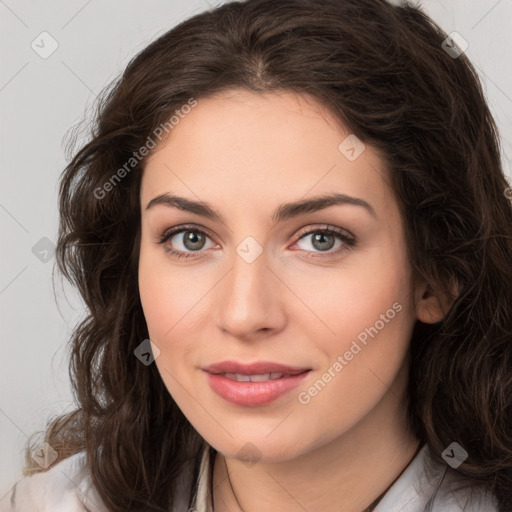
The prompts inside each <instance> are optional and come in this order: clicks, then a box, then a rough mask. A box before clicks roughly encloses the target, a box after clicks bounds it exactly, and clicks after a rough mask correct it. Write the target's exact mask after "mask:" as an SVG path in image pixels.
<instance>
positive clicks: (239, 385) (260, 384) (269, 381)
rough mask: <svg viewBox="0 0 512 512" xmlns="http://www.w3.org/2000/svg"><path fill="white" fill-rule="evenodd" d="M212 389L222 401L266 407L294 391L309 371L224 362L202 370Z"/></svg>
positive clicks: (261, 364)
mask: <svg viewBox="0 0 512 512" xmlns="http://www.w3.org/2000/svg"><path fill="white" fill-rule="evenodd" d="M201 370H203V372H205V374H206V378H207V381H208V384H209V385H210V387H211V389H212V390H213V391H214V392H215V393H217V394H218V395H219V396H220V397H221V398H223V399H224V400H226V401H228V402H230V403H232V404H235V405H241V406H245V407H255V406H261V405H267V404H269V403H271V402H273V401H274V400H277V399H278V398H280V397H281V396H283V395H285V394H286V393H288V392H289V391H291V390H292V389H293V388H295V387H297V386H298V385H299V384H300V383H301V382H302V381H303V380H304V379H305V377H306V375H307V374H308V373H309V372H310V371H311V368H307V367H298V366H288V365H283V364H280V363H273V362H268V361H263V362H257V363H251V364H244V363H238V362H236V361H224V362H222V363H216V364H213V365H210V366H207V367H205V368H201Z"/></svg>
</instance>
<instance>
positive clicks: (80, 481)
mask: <svg viewBox="0 0 512 512" xmlns="http://www.w3.org/2000/svg"><path fill="white" fill-rule="evenodd" d="M428 453H429V448H428V446H427V445H424V446H423V447H422V448H421V450H420V451H419V452H418V454H417V455H416V457H415V458H414V459H413V460H412V461H411V463H410V464H409V465H408V466H407V468H406V469H405V471H404V472H403V473H402V474H401V475H400V477H399V478H398V479H397V481H396V482H395V483H394V484H393V485H392V486H391V487H390V488H389V490H388V492H387V493H386V494H385V496H384V497H383V498H382V500H381V501H380V502H379V504H378V505H377V507H376V508H375V512H498V508H497V502H496V501H495V499H494V498H493V497H492V496H490V495H489V494H484V493H483V492H479V491H478V489H477V488H475V487H473V492H472V493H471V491H470V490H468V489H464V490H462V491H455V490H454V489H455V488H456V487H457V485H458V484H460V482H464V477H461V476H460V475H458V474H457V473H456V472H455V471H454V470H453V469H452V468H450V467H449V466H448V465H443V466H439V465H437V464H434V465H430V464H429V463H428V461H427V455H428ZM208 461H209V459H208V446H206V447H205V450H204V452H203V454H202V459H201V464H200V468H199V476H198V491H197V496H196V499H195V501H194V503H193V504H192V509H193V510H194V512H195V511H197V512H210V510H211V509H210V508H209V503H208V499H207V496H208V475H209V471H210V467H209V462H208ZM189 467H191V466H189ZM191 475H192V471H189V472H188V474H184V475H183V482H184V483H187V484H188V485H183V486H180V488H183V489H184V490H185V489H187V488H188V486H189V485H190V484H191V481H190V480H191ZM186 494H187V493H186V492H185V491H184V492H183V493H182V495H181V496H180V497H179V500H178V504H177V505H176V507H175V508H174V511H175V512H188V511H189V510H190V509H189V506H188V501H187V495H186ZM11 498H12V499H14V498H15V504H14V505H12V504H11ZM429 500H430V502H429ZM87 510H89V511H90V512H109V511H108V509H107V508H106V506H105V504H104V503H103V501H102V500H101V498H100V497H99V495H98V493H97V491H96V489H95V488H94V486H93V484H92V481H91V477H90V474H89V472H88V469H87V463H86V457H85V452H79V453H76V454H75V455H73V456H71V457H68V458H67V459H64V460H63V461H61V462H59V463H58V464H56V465H55V466H54V467H53V468H51V469H50V470H48V471H45V472H42V473H36V474H34V475H31V476H25V477H22V479H21V480H20V481H18V483H17V485H16V486H15V488H13V489H12V490H11V491H10V492H9V493H8V494H7V495H6V496H5V497H4V498H3V499H2V500H1V501H0V512H85V511H87ZM219 512H224V511H219Z"/></svg>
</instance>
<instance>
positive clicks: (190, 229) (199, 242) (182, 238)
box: [158, 226, 215, 258]
mask: <svg viewBox="0 0 512 512" xmlns="http://www.w3.org/2000/svg"><path fill="white" fill-rule="evenodd" d="M207 240H210V237H209V236H208V235H207V233H206V232H205V231H203V230H202V229H198V228H196V227H194V226H181V227H177V228H173V229H171V230H167V231H166V232H165V233H164V234H163V235H161V236H160V240H159V242H158V243H159V244H162V245H164V244H166V242H167V241H169V242H170V243H169V244H166V245H164V249H165V250H166V251H167V252H168V253H170V254H172V255H173V256H175V257H177V258H190V257H195V256H196V255H195V254H193V253H200V252H203V251H201V249H204V248H205V244H206V241H207ZM212 243H213V242H212ZM213 246H215V244H213ZM176 247H177V248H176ZM206 248H207V249H208V247H206Z"/></svg>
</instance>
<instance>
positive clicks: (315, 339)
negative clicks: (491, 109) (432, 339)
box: [139, 90, 441, 512]
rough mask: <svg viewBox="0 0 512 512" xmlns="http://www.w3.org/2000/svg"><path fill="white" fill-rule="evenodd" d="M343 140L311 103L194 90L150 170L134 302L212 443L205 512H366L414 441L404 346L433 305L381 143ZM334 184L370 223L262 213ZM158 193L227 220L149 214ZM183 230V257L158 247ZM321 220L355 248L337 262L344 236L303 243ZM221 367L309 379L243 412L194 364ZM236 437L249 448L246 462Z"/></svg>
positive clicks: (187, 409)
mask: <svg viewBox="0 0 512 512" xmlns="http://www.w3.org/2000/svg"><path fill="white" fill-rule="evenodd" d="M349 133H350V132H349V131H348V130H347V129H346V128H345V127H344V126H342V125H341V124H340V123H339V122H338V121H337V120H336V119H335V118H334V117H333V116H332V115H331V114H330V112H329V111H327V110H326V109H325V108H324V107H323V106H321V105H320V104H318V103H317V102H315V101H314V100H313V99H312V98H310V97H308V96H306V95H297V94H295V93H292V92H284V91H283V92H279V93H276V92H273V93H268V94H256V93H253V92H249V91H245V90H232V91H228V92H224V93H222V94H217V95H215V96H213V97H210V98H208V99H202V98H200V99H198V105H197V106H196V107H195V108H193V109H192V110H191V112H190V113H189V114H187V115H186V116H184V118H183V119H181V120H180V121H179V124H177V125H176V126H175V127H174V128H173V129H172V131H171V133H170V137H169V138H168V139H167V140H165V141H162V142H161V143H160V144H159V145H158V147H157V148H156V151H155V152H154V154H153V155H152V156H151V158H150V159H149V160H148V161H147V164H146V166H145V169H144V174H143V179H142V185H141V195H140V199H141V226H142V236H141V246H140V264H139V287H140V297H141V301H142V305H143V309H144V314H145V317H146V321H147V324H148V329H149V334H150V338H151V340H152V341H153V343H154V344H155V345H156V346H157V347H158V348H159V350H160V355H159V356H158V357H157V359H156V361H155V362H156V365H157V367H158V370H159V372H160V374H161V376H162V379H163V381H164V383H165V385H166V387H167V389H168V390H169V393H170V394H171V395H172V397H173V398H174V400H175V401H176V403H177V404H178V406H179V407H180V408H181V410H182V411H183V413H184V414H185V415H186V417H187V418H188V420H189V421H190V422H191V423H192V425H193V426H194V427H195V428H196V430H197V431H198V432H199V433H200V434H201V436H203V438H204V439H205V440H206V441H207V442H208V443H209V444H210V445H212V446H213V447H214V448H215V449H216V450H217V452H218V453H217V456H216V460H215V465H214V496H213V500H214V505H215V509H216V510H221V511H239V510H242V509H243V510H244V511H245V512H252V511H261V510H280V511H283V512H287V511H292V510H293V511H296V510H302V509H301V507H303V508H304V509H305V510H308V511H320V510H321V511H339V510H344V511H346V512H360V511H361V510H363V509H364V508H365V507H367V506H368V505H369V504H370V503H371V502H372V501H373V500H375V498H377V496H379V495H380V494H381V493H382V492H383V491H384V490H385V489H386V488H387V487H388V485H389V484H390V483H391V482H392V481H393V480H394V479H395V477H396V476H397V475H398V474H399V473H400V472H401V470H402V469H403V468H404V467H405V465H406V464H407V463H408V462H409V461H410V459H411V457H412V456H413V454H414V452H415V450H416V448H417V446H418V440H417V439H415V438H414V436H413V435H412V433H411V432H410V429H409V426H408V423H407V420H406V415H405V414H406V411H405V398H406V395H405V389H406V385H407V378H408V366H407V363H406V356H407V351H408V346H409V341H410V337H411V332H412V329H413V326H414V324H415V322H416V320H417V319H419V320H421V321H423V322H436V321H438V320H440V319H441V308H440V301H439V300H438V299H437V298H436V297H435V296H433V295H432V294H431V293H430V292H429V289H428V287H427V286H426V285H425V284H424V283H421V282H414V281H413V279H412V273H411V266H410V263H409V261H408V258H407V255H406V251H405V247H406V244H405V239H404V233H403V224H402V220H401V217H400V214H399V210H398V206H397V203H396V200H395V199H394V196H393V193H392V191H391V189H390V188H389V186H388V184H387V181H386V176H387V170H386V169H385V167H384V162H383V160H382V158H381V157H380V156H379V154H378V152H377V151H376V150H375V149H374V148H372V147H371V146H369V145H366V147H365V150H364V151H363V152H362V154H361V155H360V156H359V157H358V158H357V159H356V160H354V161H350V160H349V159H347V157H346V156H345V155H344V154H343V153H342V152H341V151H340V150H339V149H338V146H339V144H340V143H341V142H342V141H343V140H344V139H345V138H346V137H347V135H348V134H349ZM332 192H338V193H344V194H348V195H350V196H354V197H358V198H362V199H364V200H365V201H367V202H368V203H370V204H371V205H372V207H373V208H374V210H375V214H376V217H373V216H372V215H371V214H370V213H369V212H368V211H367V210H366V209H365V208H363V207H361V206H356V205H349V204H345V205H335V206H330V207H328V208H325V209H323V210H320V211H316V212H313V213H307V214H303V215H301V216H299V217H295V218H291V219H287V220H285V221H281V222H279V223H277V224H275V223H273V222H272V219H271V213H272V212H273V211H274V210H275V209H276V208H277V207H278V206H279V205H281V204H282V203H286V202H291V201H297V200H301V199H308V198H311V197H313V196H316V195H321V194H325V193H332ZM162 193H170V194H171V193H172V194H174V195H179V196H183V197H186V198H188V199H191V200H203V201H206V202H207V203H208V204H209V205H210V206H211V207H212V208H214V209H215V210H216V211H217V212H219V213H220V214H221V215H222V216H223V218H224V219H225V222H220V221H217V220H211V219H207V218H204V217H202V216H200V215H198V214H195V213H189V212H186V211H182V210H180V209H177V208H175V207H171V206H165V205H155V206H153V207H152V208H150V209H146V205H147V204H148V203H149V201H150V200H151V199H152V198H154V197H155V196H157V195H159V194H162ZM183 224H195V225H196V227H197V228H201V229H203V230H205V231H206V232H207V235H208V236H207V238H206V239H205V242H204V245H203V246H202V248H201V247H200V248H199V250H196V251H195V252H194V246H190V244H189V245H184V236H183V232H182V233H181V234H175V235H174V236H173V237H172V238H171V239H169V240H167V242H166V244H165V246H167V247H173V248H174V249H175V250H181V251H183V252H188V253H189V254H192V257H190V258H188V259H184V258H182V259H178V258H176V257H173V256H172V255H170V254H169V253H168V252H166V251H165V249H164V245H161V244H158V243H157V241H158V240H159V236H160V235H162V234H163V233H165V232H166V231H168V230H169V228H173V227H175V226H181V225H183ZM326 225H328V226H333V227H338V228H341V229H343V230H346V231H348V232H349V233H350V234H351V235H353V237H355V239H356V245H355V246H353V247H349V248H348V249H347V250H345V251H344V252H342V253H341V254H337V255H336V254H334V253H335V251H336V250H337V249H338V248H339V247H341V246H343V242H342V241H341V240H338V239H334V240H335V241H333V242H331V244H334V245H333V246H332V248H331V246H329V245H328V243H329V240H327V242H324V244H325V247H327V249H324V250H322V246H321V245H320V246H319V245H318V244H317V245H314V244H313V235H311V234H310V235H306V236H305V237H304V238H302V239H301V240H299V238H300V236H301V235H302V233H305V232H307V231H309V230H312V229H315V228H316V229H319V228H325V226H326ZM189 229H190V228H189ZM196 234H197V233H196ZM247 236H251V237H253V238H254V239H255V240H256V241H257V242H258V244H259V245H260V246H261V248H262V249H263V252H262V253H261V254H260V255H259V257H257V258H256V259H255V261H254V262H252V263H248V262H247V261H245V260H244V259H243V258H242V257H240V256H239V255H238V254H237V252H236V248H237V247H238V246H239V244H240V243H241V242H242V241H243V240H244V239H245V238H246V237H247ZM199 246H200V244H199ZM190 247H192V248H190ZM319 247H320V248H319ZM194 255H196V256H195V257H194ZM311 256H313V257H311ZM315 256H316V257H315ZM396 302H398V303H399V304H400V305H401V306H402V308H401V311H400V312H398V313H396V315H395V316H394V318H393V319H391V320H389V321H388V322H387V323H385V326H384V327H383V328H382V329H380V330H379V332H378V334H377V335H376V336H375V337H374V338H373V339H372V338H369V339H368V343H367V345H365V346H364V345H362V344H361V343H359V345H360V346H362V349H361V350H360V351H359V352H358V353H357V354H356V355H354V357H353V359H352V360H350V361H348V362H347V361H346V362H347V363H348V364H346V365H345V366H343V369H342V370H341V371H339V372H335V374H336V376H335V377H334V378H332V379H331V380H330V382H328V383H327V385H326V386H325V387H324V388H323V389H322V390H321V391H320V392H319V393H317V395H316V396H314V397H312V398H311V400H310V401H309V402H308V403H307V404H302V403H300V402H299V400H298V393H299V392H301V391H307V390H308V388H310V387H311V386H312V385H313V384H314V383H315V382H316V381H317V380H318V379H320V378H322V375H323V374H324V373H325V372H326V371H327V370H328V368H329V367H332V365H333V363H334V362H335V361H336V360H337V357H338V356H339V355H343V354H344V353H345V352H346V351H347V350H349V349H350V346H351V343H352V342H353V340H356V339H357V338H356V337H357V336H358V334H360V333H361V332H363V331H364V330H365V328H368V327H370V326H374V325H375V324H376V321H377V320H379V319H380V318H382V317H381V315H382V314H385V313H386V311H387V310H389V309H390V308H391V307H392V305H393V304H394V303H396ZM228 359H229V360H238V361H244V362H253V361H258V360H269V361H275V362H280V363H283V364H287V365H290V366H299V367H308V368H312V371H311V372H310V373H309V374H308V376H307V378H306V380H305V381H304V383H303V384H302V385H301V386H300V387H299V388H297V389H295V390H293V391H291V392H289V393H287V394H286V395H284V396H282V397H280V398H279V399H278V400H276V401H274V402H272V403H271V404H269V405H265V406H258V407H244V406H240V405H234V404H231V403H229V402H227V401H225V400H224V399H223V398H221V397H219V396H218V395H217V394H216V393H214V392H213V391H212V389H211V388H210V387H209V385H208V383H207V380H206V378H205V374H204V372H203V371H202V370H201V367H204V366H206V365H209V364H212V363H215V362H219V361H224V360H228ZM247 443H252V445H251V446H255V447H256V449H257V451H258V456H259V457H260V458H259V459H258V460H257V462H256V463H255V464H248V463H247V462H246V461H244V460H240V459H241V456H240V455H239V454H238V452H239V450H241V449H242V448H243V447H244V446H247V445H246V444H247ZM245 450H246V451H247V448H245ZM226 465H227V469H228V471H229V476H230V480H231V486H232V488H233V490H234V492H235V493H236V498H235V496H234V494H233V490H232V489H231V486H230V482H229V480H228V479H227V478H226ZM238 503H240V505H241V507H240V506H239V505H238Z"/></svg>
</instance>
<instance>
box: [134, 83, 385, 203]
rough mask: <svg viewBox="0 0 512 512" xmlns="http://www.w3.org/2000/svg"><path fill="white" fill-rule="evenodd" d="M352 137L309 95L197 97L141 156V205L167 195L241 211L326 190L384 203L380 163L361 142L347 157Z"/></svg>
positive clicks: (231, 93)
mask: <svg viewBox="0 0 512 512" xmlns="http://www.w3.org/2000/svg"><path fill="white" fill-rule="evenodd" d="M353 137H354V135H353V134H351V133H350V131H349V130H348V129H347V128H346V127H344V126H343V125H342V124H341V123H340V122H339V121H338V120H337V119H336V118H335V117H334V115H333V114H332V113H331V112H330V111H329V110H328V109H326V108H325V107H324V106H323V105H321V104H320V103H318V102H316V101H315V100H314V99H313V98H311V97H309V96H307V95H299V94H296V93H293V92H285V91H282V92H279V93H265V94H260V93H253V92H250V91H245V90H234V91H228V92H224V93H222V94H217V95H215V96H212V97H209V98H199V99H198V103H197V105H196V106H195V107H194V108H192V109H191V110H190V111H189V113H188V114H186V115H183V116H182V117H181V118H180V119H179V122H178V123H177V124H175V125H174V127H173V128H172V130H170V135H169V137H168V138H167V139H165V140H163V141H162V142H160V143H159V144H158V145H157V147H156V149H155V151H154V153H153V155H152V156H151V157H150V158H149V159H148V160H147V163H146V166H145V168H144V175H143V179H142V188H141V204H142V206H144V205H145V204H147V203H148V201H149V200H150V199H151V198H152V197H153V196H155V195H158V194H161V193H165V192H173V193H180V195H184V196H187V197H191V198H193V197H194V196H196V199H197V198H206V197H207V198H208V200H209V201H211V202H212V203H214V202H215V204H217V205H223V202H224V201H225V200H226V199H227V198H229V200H230V201H232V204H235V203H236V204H243V205H244V206H245V207H246V208H251V207H252V206H254V207H255V208H265V207H268V208H270V204H271V203H272V202H273V201H284V200H290V201H292V200H297V199H298V198H300V197H303V196H305V195H307V194H312V195H317V194H322V193H330V192H340V193H346V194H349V195H355V196H359V197H365V199H366V200H368V201H369V202H376V203H379V202H382V201H389V196H390V194H389V192H390V191H389V189H388V186H387V184H386V183H385V179H386V175H385V172H384V163H383V160H382V159H381V158H380V156H379V154H378V153H377V152H376V150H375V149H374V148H371V147H370V146H367V145H363V144H362V143H360V145H359V146H357V147H356V148H355V149H356V150H357V152H359V151H362V152H361V153H360V154H359V156H357V158H355V159H353V158H352V157H351V155H350V154H347V153H346V148H347V144H348V145H349V146H350V144H351V143H352V145H353V142H355V143H356V145H357V144H358V142H357V140H358V139H353ZM340 144H341V146H340ZM353 154H354V152H352V156H353ZM349 157H351V158H349Z"/></svg>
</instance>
